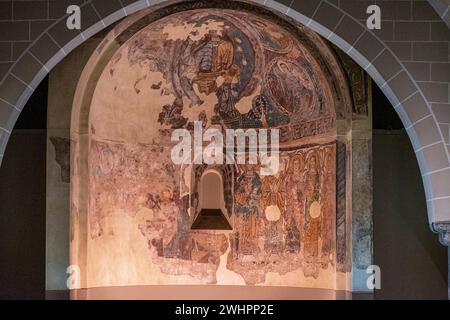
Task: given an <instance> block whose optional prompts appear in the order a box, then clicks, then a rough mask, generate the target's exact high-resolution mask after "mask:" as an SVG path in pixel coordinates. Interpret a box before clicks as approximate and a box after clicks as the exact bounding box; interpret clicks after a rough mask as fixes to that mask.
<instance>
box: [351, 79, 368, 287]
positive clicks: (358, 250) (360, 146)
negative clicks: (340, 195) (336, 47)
mask: <svg viewBox="0 0 450 320" xmlns="http://www.w3.org/2000/svg"><path fill="white" fill-rule="evenodd" d="M361 77H362V78H361V79H364V77H366V82H365V85H364V86H361V85H359V86H358V87H359V88H365V90H366V92H365V97H366V99H367V100H366V101H365V103H366V105H365V106H364V107H360V108H358V107H357V105H356V107H354V110H353V120H352V241H351V243H352V292H354V293H373V290H372V289H369V288H368V286H367V280H368V278H369V277H370V276H371V275H372V274H371V273H367V268H368V267H369V266H371V265H372V264H373V209H372V196H373V195H372V104H371V85H370V79H369V78H368V77H367V75H363V76H361ZM352 87H353V88H352V89H353V91H355V90H356V89H357V87H356V86H355V84H354V83H353V84H352ZM354 99H355V96H354ZM362 105H363V104H362Z"/></svg>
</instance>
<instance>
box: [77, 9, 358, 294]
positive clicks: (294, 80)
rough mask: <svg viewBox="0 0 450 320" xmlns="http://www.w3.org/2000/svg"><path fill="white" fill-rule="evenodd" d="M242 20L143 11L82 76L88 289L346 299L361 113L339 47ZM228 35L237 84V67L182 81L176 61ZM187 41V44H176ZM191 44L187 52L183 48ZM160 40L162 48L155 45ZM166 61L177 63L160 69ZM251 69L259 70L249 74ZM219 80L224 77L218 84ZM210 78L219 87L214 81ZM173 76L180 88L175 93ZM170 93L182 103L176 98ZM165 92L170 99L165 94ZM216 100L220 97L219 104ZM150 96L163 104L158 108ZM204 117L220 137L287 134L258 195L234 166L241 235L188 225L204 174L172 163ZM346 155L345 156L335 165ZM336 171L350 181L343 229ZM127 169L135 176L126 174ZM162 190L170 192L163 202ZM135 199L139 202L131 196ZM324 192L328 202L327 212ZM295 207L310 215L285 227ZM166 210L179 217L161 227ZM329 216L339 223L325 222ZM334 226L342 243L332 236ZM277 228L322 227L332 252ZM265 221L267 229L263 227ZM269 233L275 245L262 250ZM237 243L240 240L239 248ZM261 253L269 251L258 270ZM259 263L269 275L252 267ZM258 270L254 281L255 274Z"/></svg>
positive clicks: (186, 74) (80, 222)
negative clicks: (174, 143) (240, 132)
mask: <svg viewBox="0 0 450 320" xmlns="http://www.w3.org/2000/svg"><path fill="white" fill-rule="evenodd" d="M221 6H223V5H221ZM233 6H234V4H233ZM245 8H246V9H245ZM245 8H244V9H243V10H242V11H236V10H235V8H226V6H225V8H209V9H207V8H202V9H196V10H191V11H185V10H187V9H194V8H189V5H188V4H183V6H172V7H170V6H169V7H166V8H164V9H159V8H153V9H147V10H143V11H141V12H139V13H138V14H137V15H134V16H130V17H129V18H127V19H125V20H124V21H123V22H121V23H119V24H118V25H117V26H116V27H115V28H114V29H113V31H111V32H110V33H109V34H108V35H107V36H106V37H105V40H104V41H103V42H102V44H101V45H100V46H99V47H98V49H97V50H96V52H95V53H94V54H93V55H92V57H91V59H90V60H89V62H88V64H87V65H86V67H85V69H84V71H83V74H82V76H81V78H80V81H79V85H78V88H77V92H76V97H75V101H74V106H73V112H72V127H71V139H72V142H73V144H72V150H71V154H72V180H71V208H72V230H73V235H74V236H73V238H72V240H71V263H72V264H76V265H79V266H80V267H81V270H82V273H81V274H82V281H81V286H82V288H92V287H105V286H116V285H119V286H120V285H152V284H241V285H243V284H245V285H254V284H259V285H269V286H270V285H277V286H278V285H282V286H298V287H312V288H327V289H333V290H334V289H341V290H345V289H348V280H346V279H347V277H348V274H349V272H350V269H351V263H350V262H349V259H350V258H349V257H350V255H349V252H350V248H351V240H349V239H350V238H351V236H350V235H349V234H348V229H349V228H348V226H349V224H350V223H351V175H349V174H348V173H349V172H351V170H350V168H349V166H351V164H349V161H350V159H351V135H350V134H349V132H350V129H351V124H352V105H353V102H352V98H351V90H350V88H349V86H348V82H347V81H346V75H345V72H344V70H343V68H342V67H341V65H342V63H341V62H340V61H339V59H338V58H337V56H336V54H335V52H334V51H333V49H331V48H330V47H329V45H328V44H327V43H325V41H324V40H323V39H322V38H320V37H319V36H318V35H316V34H315V33H314V32H312V31H310V30H309V29H307V28H306V27H304V26H301V25H295V24H294V23H292V22H291V21H288V20H286V19H285V18H280V17H279V16H278V15H276V14H274V13H273V12H271V11H268V10H266V9H263V8H261V7H258V6H251V8H252V9H255V10H254V11H250V10H248V6H246V7H245ZM189 19H191V20H189ZM208 19H209V20H208ZM194 22H195V23H194ZM186 24H187V25H188V28H186ZM189 24H192V25H193V27H191V26H190V25H189ZM202 24H203V25H202ZM205 24H206V25H207V26H208V27H206V30H207V31H208V32H206V31H205V26H204V25H205ZM196 25H200V27H195V26H196ZM224 25H228V26H229V27H230V28H229V29H231V30H227V31H226V32H224V33H221V34H220V37H221V39H219V40H217V41H224V38H227V39H225V42H228V44H230V43H231V45H232V47H233V50H235V51H234V52H233V54H236V56H239V57H240V58H241V60H240V63H239V64H238V67H240V68H241V70H239V77H237V76H236V74H237V73H236V68H234V67H233V65H235V63H234V62H235V61H233V62H229V63H227V65H228V66H227V69H226V70H219V69H220V68H217V67H216V69H214V68H212V67H209V69H208V68H207V67H205V68H203V69H202V70H200V71H202V72H199V70H196V71H197V75H196V76H192V72H193V71H192V70H189V68H188V67H189V66H190V64H189V63H188V64H187V65H188V67H183V68H181V69H182V70H180V69H176V68H180V58H179V57H180V56H183V54H184V55H185V57H184V58H188V59H189V54H188V50H192V52H194V51H195V50H201V49H202V46H203V47H204V46H205V45H207V42H208V41H212V40H211V39H213V38H214V37H215V36H216V34H215V33H210V30H213V31H214V30H215V29H219V30H223V29H224ZM167 27H169V29H164V28H167ZM170 28H173V29H172V30H170ZM189 28H195V29H194V30H193V29H189ZM202 28H203V29H202ZM208 28H209V29H210V30H209V29H208ZM164 30H165V31H164ZM183 31H184V32H185V33H186V34H187V37H186V39H179V38H178V37H180V34H183ZM216 31H217V30H216ZM161 35H163V38H161ZM190 35H192V38H193V39H191V40H192V41H191V42H189V41H187V39H188V38H189V36H190ZM240 35H242V38H239V36H240ZM171 37H173V39H172V38H171ZM236 39H240V41H241V42H239V41H238V40H236ZM243 40H245V41H243ZM152 41H153V42H152ZM158 41H160V42H162V44H163V46H158V45H157V44H158ZM252 41H253V42H252ZM168 42H171V43H168ZM205 42H206V44H205ZM164 43H165V45H166V46H164ZM189 46H191V47H189ZM196 47H197V48H196ZM239 47H240V49H239ZM245 48H247V49H246V50H249V51H252V54H253V59H254V60H253V61H251V60H250V59H248V57H247V56H246V55H245V54H246V53H245V52H244V51H245V50H244V49H245ZM159 50H163V51H164V53H163V52H162V51H159ZM239 52H241V53H239ZM155 54H156V55H160V56H162V57H163V59H162V60H163V62H164V63H163V64H162V65H163V66H164V67H163V70H166V71H167V74H165V73H164V71H163V72H161V69H160V68H161V65H158V64H157V63H155V59H153V58H154V57H155ZM186 55H187V57H186ZM167 57H169V58H172V60H170V61H166V60H164V59H166V58H167ZM173 57H177V59H173ZM244 61H245V63H244ZM302 61H303V62H302ZM160 62H161V61H160ZM177 63H178V67H176V66H175V65H176V64H177ZM249 63H252V65H251V68H250V67H248V65H249ZM194 65H195V62H194ZM249 68H250V69H251V70H257V71H258V72H256V73H251V72H250V71H248V70H250V69H249ZM174 69H175V71H174ZM245 70H247V71H246V72H247V74H246V73H245V72H243V71H245ZM203 71H204V72H203ZM217 72H219V73H221V74H220V75H217V74H216V75H214V73H217ZM211 77H215V78H213V81H212V80H211ZM227 77H228V78H231V79H227ZM168 78H170V79H171V85H170V86H172V88H170V86H169V88H168V86H167V83H168V81H167V79H168ZM237 78H239V79H237ZM286 79H288V80H289V81H290V82H289V83H290V84H291V85H289V84H288V83H287V82H286ZM156 80H157V81H156ZM277 81H278V82H277ZM280 81H281V82H280ZM214 82H215V84H214ZM193 83H196V87H197V88H196V89H194V90H192V91H190V90H189V89H192V88H189V87H188V88H187V89H186V84H188V85H189V84H190V85H192V84H193ZM243 83H244V84H243ZM224 84H226V85H228V87H226V86H225V85H224ZM233 86H236V87H238V88H237V89H236V88H233ZM295 86H299V88H298V91H302V92H303V93H302V95H300V97H296V92H297V90H296V88H295ZM174 87H177V88H178V89H179V88H181V90H182V91H183V93H182V94H178V96H177V93H176V90H174ZM260 87H263V88H264V90H263V91H261V89H258V88H260ZM230 88H231V90H235V91H236V92H237V98H236V99H241V100H243V101H242V103H241V104H240V106H239V107H236V105H234V109H233V108H231V107H230V108H229V109H226V107H227V103H225V104H224V105H222V106H221V105H220V102H221V100H220V97H223V96H224V94H223V92H224V91H226V90H229V89H230ZM165 90H169V91H170V90H172V91H171V92H170V93H169V94H168V95H166V93H167V92H165ZM219 90H222V96H219V95H218V94H217V92H218V91H219ZM256 90H259V91H258V93H256V94H255V91H256ZM280 90H281V91H280ZM155 92H157V93H158V94H159V96H160V98H155V97H157V96H155V95H154V93H155ZM225 95H226V92H225ZM295 99H300V100H295ZM301 99H304V100H301ZM214 105H218V108H213V106H214ZM269 105H270V108H272V109H270V113H269V112H260V111H261V110H266V111H267V110H269V109H268V108H269V107H268V106H269ZM299 105H300V106H304V105H306V106H310V107H311V110H308V109H306V110H295V108H296V107H297V106H299ZM222 107H223V108H222ZM180 108H181V109H182V110H181V112H180V110H179V109H180ZM221 108H222V109H221ZM215 110H218V112H216V111H215ZM236 110H237V111H238V113H236ZM168 115H171V116H168ZM174 115H175V116H174ZM286 115H287V116H286ZM286 117H287V118H288V119H287V120H286ZM205 118H206V119H207V122H210V123H211V124H212V122H213V121H215V123H214V125H220V126H222V128H235V129H241V128H243V129H248V128H256V130H259V129H260V128H278V129H280V131H281V132H282V135H281V138H280V139H281V151H282V157H281V158H282V164H283V172H282V174H279V175H275V176H273V177H267V179H265V178H264V179H259V180H260V181H259V185H258V182H257V180H258V178H256V176H255V168H247V167H246V166H239V165H237V166H235V167H233V182H234V183H233V190H232V191H233V198H232V202H233V203H232V205H231V206H230V208H232V209H231V210H229V209H228V207H227V204H225V205H224V207H227V208H226V209H227V212H228V211H231V212H230V216H232V218H231V219H234V220H232V225H233V226H236V228H234V229H233V230H232V231H204V230H202V231H189V225H190V223H192V219H193V215H192V214H189V212H191V211H190V208H191V207H192V203H193V198H192V192H191V191H189V188H191V187H192V185H193V183H195V181H196V180H195V174H194V173H193V171H192V170H191V171H190V172H188V173H186V174H185V173H184V172H182V171H181V169H180V168H178V167H176V166H174V165H173V164H170V163H169V162H168V161H166V160H169V158H168V157H167V152H166V151H168V150H169V149H170V148H168V147H169V146H171V144H170V142H169V140H170V139H169V138H170V135H169V133H170V130H171V129H174V128H177V127H180V126H181V127H183V128H186V129H188V130H189V129H190V123H191V122H192V121H194V120H198V119H205ZM339 146H340V147H339ZM342 148H343V150H344V151H343V153H344V156H343V157H341V158H340V160H336V159H337V154H338V153H339V149H342ZM161 150H163V151H161ZM161 157H163V158H164V157H165V158H164V159H163V160H164V161H166V162H165V165H164V166H158V163H160V161H161V159H162V158H161ZM336 162H338V166H339V163H340V165H341V166H342V165H343V166H344V172H345V174H344V177H343V179H344V180H345V183H344V187H343V188H344V189H343V193H341V197H343V198H342V199H341V202H342V203H343V206H341V207H340V208H339V210H341V212H340V213H339V214H340V215H341V216H340V218H339V219H337V218H336V215H337V211H338V210H337V209H336V207H337V205H336V203H335V201H336V194H337V192H336V188H337V187H338V186H337V185H336V181H335V179H336V176H337V174H336ZM123 168H125V169H127V170H128V169H131V171H127V172H124V171H123V170H122V169H123ZM164 170H166V171H167V172H173V175H171V179H172V180H170V179H169V180H170V181H169V180H168V179H167V175H165V174H162V172H164ZM155 172H159V173H161V174H159V175H158V174H155ZM319 176H320V177H322V181H327V179H331V180H330V181H328V182H326V183H325V182H323V183H325V184H326V186H325V187H324V189H321V190H322V191H320V192H319V191H318V189H317V188H320V186H319V185H318V183H319V184H320V182H318V180H320V179H321V178H317V177H319ZM186 177H187V178H186ZM189 177H190V179H189ZM182 178H183V179H182ZM185 178H186V179H185ZM255 181H256V182H255ZM255 183H256V187H255ZM164 184H168V185H170V186H169V188H167V190H165V189H164V188H165V187H162V189H161V190H160V189H159V188H160V187H161V185H164ZM308 184H309V187H305V186H306V185H308ZM243 185H249V186H250V188H249V189H248V190H247V189H246V188H242V186H243ZM286 186H290V188H289V189H287V190H285V191H283V192H284V195H283V196H279V195H277V193H280V192H279V190H277V188H283V187H284V188H285V187H286ZM299 186H302V187H299ZM302 188H303V189H304V190H300V189H302ZM340 188H342V186H340ZM130 190H131V191H130ZM323 190H325V191H323ZM155 191H157V192H155ZM132 192H135V196H133V195H130V193H132ZM321 192H322V193H324V194H325V193H326V194H327V197H328V199H329V200H330V201H328V202H327V203H322V202H321V201H322V200H321V198H320V197H322V199H323V195H321ZM253 193H258V194H259V198H258V199H259V200H255V199H248V198H246V197H248V196H249V195H252V194H253ZM342 194H343V195H342ZM302 197H303V198H302ZM306 198H308V199H307V200H305V199H306ZM287 199H289V201H291V202H292V201H293V202H292V203H289V205H295V203H294V202H295V201H298V204H300V203H303V205H304V206H307V208H308V211H309V212H308V213H307V214H306V213H305V212H302V213H301V212H297V213H295V212H294V211H295V210H290V212H289V215H290V218H291V219H288V218H286V219H285V218H283V217H284V216H283V215H285V214H286V215H287V213H286V212H287V211H286V209H285V208H286V207H289V205H286V203H284V204H282V203H281V201H285V202H286V201H288V200H287ZM302 199H303V200H302ZM252 201H253V202H255V201H256V202H257V201H259V203H260V204H261V203H263V204H264V208H261V210H260V211H258V213H257V214H255V209H254V208H246V207H245V206H247V205H249V206H250V207H251V205H252ZM302 201H303V202H302ZM337 201H339V199H337ZM162 207H164V208H165V209H164V210H166V209H167V212H172V213H173V214H172V215H171V216H169V217H167V216H166V217H163V218H161V217H160V212H159V211H161V208H162ZM99 208H100V209H99ZM130 208H131V209H130ZM294 208H297V207H294ZM298 208H300V207H298ZM252 210H253V213H250V214H247V213H248V212H252ZM194 212H195V211H194ZM245 212H247V213H245ZM321 212H327V213H328V214H330V213H332V214H331V215H329V216H327V218H321V219H320V221H319V220H317V218H318V217H321ZM255 216H257V217H258V219H255V218H254V217H255ZM300 217H303V218H300ZM283 219H284V220H283ZM300 220H301V221H300ZM337 220H339V223H342V225H343V227H344V229H345V230H347V232H346V233H345V232H344V233H343V234H341V233H339V232H337V230H336V228H337V227H336V224H337V222H336V221H337ZM282 221H285V222H286V225H287V224H301V226H302V227H303V228H304V230H303V231H302V232H301V233H302V234H303V233H308V232H309V233H314V232H315V231H314V230H315V229H317V228H327V230H328V231H329V232H327V236H328V240H327V241H323V240H320V239H319V238H320V237H319V236H314V237H313V238H314V239H313V241H312V243H309V244H307V246H309V247H307V246H305V245H303V246H302V243H301V242H302V241H301V240H300V239H299V236H298V234H299V232H300V231H299V230H295V228H290V229H289V230H287V227H286V225H284V222H282ZM262 222H263V223H264V227H263V228H262V229H258V228H257V225H258V224H260V223H262ZM306 225H308V226H306ZM167 228H168V229H170V230H171V231H170V230H168V229H167ZM255 228H256V229H255ZM297 229H298V228H297ZM324 230H325V229H324ZM147 231H148V232H147ZM263 233H265V235H264V236H263V238H264V237H266V238H267V239H270V241H266V242H264V239H263V238H261V234H263ZM338 233H339V236H340V237H341V238H340V239H338V236H337V234H338ZM155 234H156V236H155ZM242 235H244V237H245V239H244V238H243V239H241V238H240V237H241V236H242ZM316 235H318V234H316ZM165 237H166V238H165ZM248 239H250V240H251V241H250V242H253V244H252V245H250V247H248V248H247V249H242V250H241V249H239V248H237V244H239V245H241V246H242V245H243V244H244V245H245V244H246V242H245V241H247V240H248ZM242 240H244V241H242ZM272 240H273V241H272ZM319 242H320V244H319ZM324 242H326V244H324ZM119 243H120V245H118V244H119ZM286 243H289V245H287V244H286ZM252 246H256V247H254V248H253V249H257V250H261V252H263V251H265V253H261V254H260V255H259V256H258V258H254V259H253V258H251V257H250V258H249V257H248V256H251V251H252ZM319 246H320V247H321V249H320V250H321V251H322V250H323V248H324V247H326V250H327V251H326V254H323V255H322V256H321V257H320V259H319V258H317V255H318V254H317V252H316V251H317V250H318V248H319ZM302 247H303V248H306V247H307V248H308V249H302ZM240 250H241V251H240ZM257 250H256V251H254V252H257ZM303 250H307V251H305V256H302V257H301V258H298V257H297V258H295V257H296V255H297V256H298V255H299V252H304V251H303ZM339 250H340V252H338V251H339ZM283 255H287V256H289V257H291V258H292V257H294V260H295V261H294V262H292V261H290V260H289V259H285V257H284V256H283ZM221 257H226V259H225V260H223V259H222V258H221ZM252 259H253V260H252ZM233 261H234V262H233ZM280 261H281V262H280ZM283 261H284V262H283ZM277 263H278V265H277ZM112 264H114V268H113V267H112ZM258 264H259V265H261V266H262V267H258V268H255V267H254V266H255V265H258ZM250 267H252V268H253V269H254V270H255V272H250V273H248V272H247V271H246V270H249V268H250ZM105 270H107V272H105ZM221 270H222V271H221ZM224 270H225V271H224ZM220 272H225V274H226V275H227V276H224V274H223V273H220ZM219 273H220V274H219ZM273 274H275V276H273Z"/></svg>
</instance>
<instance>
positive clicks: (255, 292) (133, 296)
mask: <svg viewBox="0 0 450 320" xmlns="http://www.w3.org/2000/svg"><path fill="white" fill-rule="evenodd" d="M46 299H47V300H67V299H78V300H116V299H118V300H122V299H124V300H352V299H353V300H372V299H373V294H371V293H364V292H354V293H351V292H348V291H343V290H331V289H312V288H292V287H249V286H219V285H202V286H200V285H198V286H195V285H167V286H123V287H103V288H90V289H79V290H72V291H70V292H69V291H64V290H61V291H58V290H54V291H47V292H46Z"/></svg>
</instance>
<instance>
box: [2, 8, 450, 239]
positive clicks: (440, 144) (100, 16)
mask: <svg viewBox="0 0 450 320" xmlns="http://www.w3.org/2000/svg"><path fill="white" fill-rule="evenodd" d="M250 2H252V1H250ZM255 2H257V3H261V4H262V5H264V6H266V7H268V8H270V9H272V10H276V11H278V12H280V13H282V14H285V15H287V16H288V17H291V18H292V19H294V20H296V21H298V22H300V23H303V24H304V25H306V26H307V27H309V28H311V29H312V30H314V31H316V32H318V33H319V34H321V35H322V36H324V37H325V38H327V39H328V40H330V41H331V42H332V43H334V44H336V45H337V46H338V47H339V48H341V49H342V50H344V51H345V52H346V53H347V54H348V55H349V56H351V57H352V58H353V59H354V60H355V61H357V62H358V63H359V64H360V66H362V67H363V68H364V69H365V70H366V71H367V72H368V73H369V75H370V76H371V77H372V79H374V81H375V82H376V83H377V84H378V85H379V86H380V87H381V89H382V90H383V92H384V93H385V95H386V96H387V97H388V98H389V100H390V102H391V103H392V105H393V106H394V108H395V110H396V111H397V113H398V114H399V116H400V118H401V120H402V122H403V124H404V126H405V128H406V130H407V133H408V135H409V137H410V139H411V142H412V144H413V147H414V150H415V152H416V155H417V159H418V163H419V167H420V170H421V173H422V177H423V183H424V189H425V193H426V201H427V207H428V218H429V223H430V224H431V225H433V224H436V228H435V229H436V230H438V231H441V232H448V230H447V229H446V228H445V227H442V226H440V225H439V224H440V223H445V222H448V221H449V220H450V213H449V211H448V207H449V205H450V164H449V161H450V155H449V151H448V148H446V147H445V142H444V138H443V133H442V132H441V129H440V128H439V126H438V122H437V119H436V116H435V114H434V113H433V112H432V110H431V108H430V103H429V102H428V101H427V99H426V98H425V96H424V94H423V92H422V90H421V89H420V88H419V86H418V84H417V83H416V82H415V81H414V80H413V78H412V76H411V74H410V73H409V71H408V70H407V69H406V68H405V66H404V65H403V64H402V63H401V62H400V60H399V59H398V57H397V56H396V55H395V54H394V53H393V52H392V50H391V49H390V48H388V47H387V46H386V45H385V43H383V42H382V41H381V40H380V39H379V38H378V37H377V36H376V35H375V34H373V33H372V32H370V31H368V30H367V29H366V28H365V26H364V25H362V24H361V23H360V22H358V21H357V20H356V19H355V18H354V17H352V16H350V15H349V14H347V13H346V12H343V11H342V10H341V9H340V8H338V7H337V6H335V5H334V4H332V3H330V2H329V1H326V0H322V1H301V2H298V3H297V2H294V1H290V0H280V1H270V0H269V1H267V0H266V1H262V0H261V1H258V0H257V1H255ZM129 3H130V4H128V5H127V6H125V7H122V5H121V3H120V2H119V1H117V2H111V3H109V2H108V4H105V3H104V2H100V1H95V0H93V1H92V2H86V3H84V4H83V5H82V6H81V11H82V15H83V17H84V24H85V26H88V27H87V28H86V29H85V30H84V31H83V32H78V31H76V32H74V31H69V30H68V29H67V28H65V17H63V18H61V19H60V20H58V21H57V22H55V23H54V24H53V25H52V26H50V27H49V28H48V29H47V30H46V31H45V32H44V33H43V34H42V35H41V36H40V37H39V38H38V39H37V40H36V41H35V42H34V43H32V45H31V46H30V47H29V48H28V50H26V51H25V52H24V53H23V54H22V55H21V57H20V59H19V60H18V61H17V62H16V63H15V64H14V65H13V66H12V67H11V69H10V71H9V73H8V74H7V75H6V76H5V77H4V79H3V81H2V85H1V87H0V97H1V102H2V105H4V106H5V108H8V112H5V114H6V116H5V117H7V119H6V120H5V125H4V128H2V129H1V130H0V133H1V136H2V137H1V141H0V155H3V153H4V150H5V148H6V143H7V141H8V138H9V136H10V134H11V130H12V128H13V127H14V123H15V122H16V120H17V118H18V116H19V114H20V112H21V110H22V108H23V107H24V105H25V103H26V101H27V100H28V98H29V97H30V96H31V94H32V92H33V91H34V90H35V88H36V87H37V85H38V84H39V83H40V81H41V80H42V79H43V78H44V77H45V75H46V74H47V73H48V72H49V71H50V70H51V69H52V68H53V67H54V66H55V65H56V64H57V63H58V62H59V61H60V60H61V59H63V58H64V56H66V55H67V54H68V53H69V52H70V51H71V50H73V49H74V48H75V47H77V46H78V45H80V44H81V43H83V42H84V41H85V40H86V39H87V38H89V37H90V36H92V35H93V34H95V33H97V32H98V31H100V30H102V29H104V28H105V27H106V26H108V25H110V24H111V23H113V22H115V21H118V20H119V19H121V18H123V17H125V16H127V15H129V14H131V13H134V12H137V11H139V10H142V9H144V8H146V7H149V6H164V5H165V3H164V1H160V0H154V1H152V0H140V1H131V2H129ZM0 159H1V157H0ZM442 230H443V231H442ZM445 230H447V231H445ZM441 239H447V238H446V237H445V236H442V237H441ZM443 241H444V240H443ZM444 242H445V241H444ZM446 244H448V242H446Z"/></svg>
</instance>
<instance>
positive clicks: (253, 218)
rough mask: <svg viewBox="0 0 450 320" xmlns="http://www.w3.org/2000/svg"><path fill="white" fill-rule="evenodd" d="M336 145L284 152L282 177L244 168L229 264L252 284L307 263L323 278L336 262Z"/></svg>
mask: <svg viewBox="0 0 450 320" xmlns="http://www.w3.org/2000/svg"><path fill="white" fill-rule="evenodd" d="M335 155H336V151H335V146H334V145H331V146H323V147H315V148H308V149H301V150H297V151H291V152H282V154H281V159H282V162H283V168H282V170H281V171H280V172H279V174H278V176H268V177H260V176H259V175H258V172H257V170H254V168H253V169H252V168H250V167H248V166H246V167H244V168H241V169H242V172H241V173H240V174H239V175H238V178H237V181H238V183H237V184H236V190H235V206H236V207H235V215H236V217H235V219H234V225H235V227H234V230H233V233H232V234H231V236H230V245H231V248H232V249H231V251H230V253H229V257H228V268H229V269H231V270H235V271H236V272H238V273H240V274H242V275H243V277H244V279H245V280H246V283H249V284H257V283H260V282H263V281H264V277H265V274H266V273H267V272H270V271H271V272H278V273H281V274H283V273H287V272H289V271H292V270H295V269H298V268H302V269H303V272H304V274H305V275H306V276H311V277H315V278H317V277H318V276H319V271H320V269H321V268H322V267H324V268H326V267H327V266H328V264H330V263H334V259H335V257H334V247H335V234H334V224H335V217H334V216H335V212H336V209H335V207H336V204H335V176H336V168H335Z"/></svg>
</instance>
